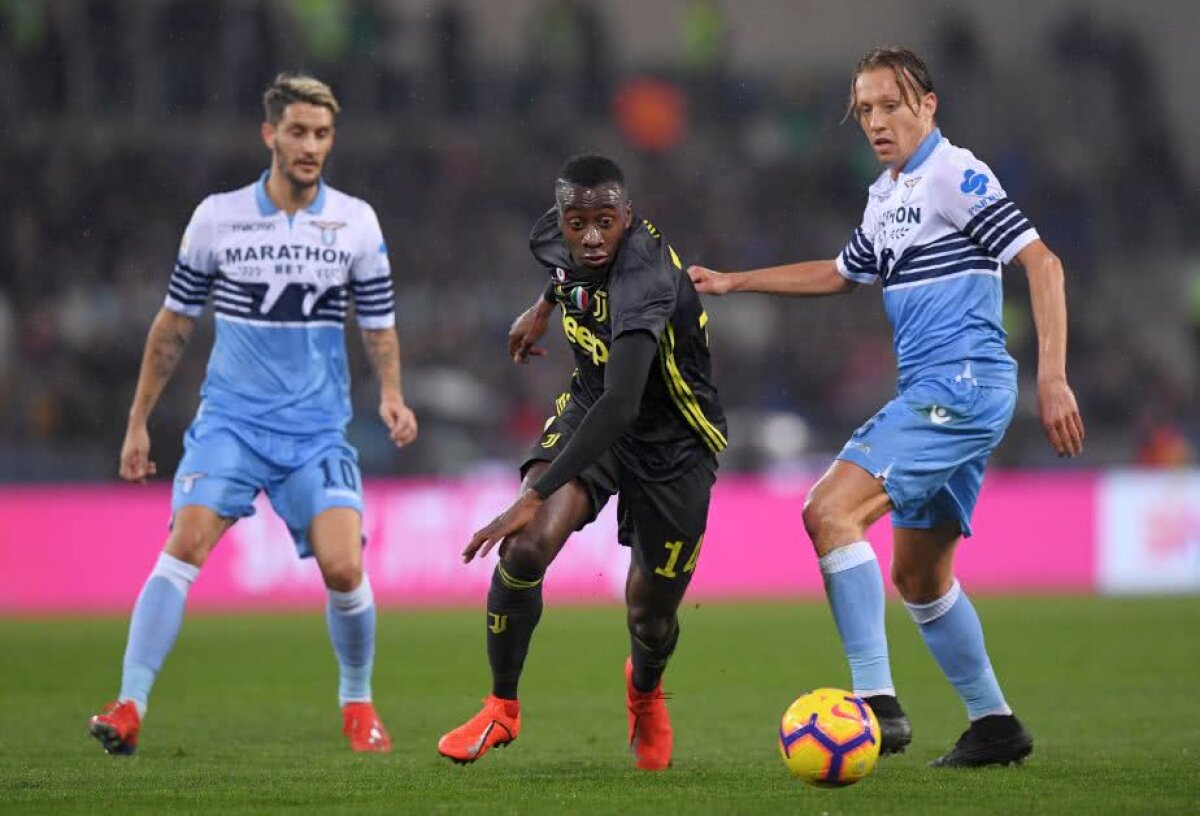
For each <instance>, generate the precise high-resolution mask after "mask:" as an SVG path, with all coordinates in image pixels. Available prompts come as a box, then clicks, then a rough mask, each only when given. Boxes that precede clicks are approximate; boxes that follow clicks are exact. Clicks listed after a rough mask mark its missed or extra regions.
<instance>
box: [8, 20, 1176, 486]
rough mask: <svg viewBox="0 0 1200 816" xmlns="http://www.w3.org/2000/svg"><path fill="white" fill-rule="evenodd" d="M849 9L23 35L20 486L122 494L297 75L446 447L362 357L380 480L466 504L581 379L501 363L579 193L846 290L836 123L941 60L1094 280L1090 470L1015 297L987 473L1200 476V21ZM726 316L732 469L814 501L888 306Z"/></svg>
mask: <svg viewBox="0 0 1200 816" xmlns="http://www.w3.org/2000/svg"><path fill="white" fill-rule="evenodd" d="M832 5H835V4H815V3H797V2H785V1H784V0H745V1H744V2H735V1H734V0H641V1H640V2H615V1H613V2H586V1H585V0H512V1H511V2H487V3H485V2H467V1H466V0H463V1H462V2H452V1H451V0H446V2H433V1H432V0H429V1H426V0H392V1H390V2H389V0H376V2H350V0H142V1H141V2H139V1H137V0H130V1H129V2H119V1H118V0H0V111H2V115H3V119H4V122H5V124H6V127H5V128H4V130H5V133H6V137H5V140H4V142H5V148H6V149H5V150H3V151H2V152H0V167H2V168H3V169H2V174H3V176H2V177H3V179H4V182H5V183H4V184H3V186H0V481H40V480H107V479H112V478H115V474H116V469H117V454H118V451H119V447H120V442H121V438H122V435H123V432H124V427H125V416H126V413H127V411H128V407H129V400H130V397H131V395H132V393H133V387H134V382H135V379H136V375H137V370H138V365H139V363H140V358H141V351H142V345H143V341H144V338H145V333H146V330H147V328H148V326H149V324H150V321H151V320H152V318H153V316H154V314H155V312H156V311H157V309H158V307H159V305H160V304H161V301H162V298H163V295H164V293H165V290H166V284H167V279H168V276H169V273H170V270H171V267H172V262H173V259H174V253H175V251H176V247H177V245H178V241H179V239H180V236H181V234H182V230H183V227H184V226H185V224H186V223H187V220H188V218H189V217H190V215H191V212H192V209H193V208H194V207H195V205H196V204H197V203H198V202H199V201H200V200H201V199H202V198H203V197H204V196H205V195H207V194H208V193H210V192H214V191H218V190H226V189H233V188H236V187H240V186H243V185H245V184H247V183H249V182H250V181H251V180H253V179H254V178H255V177H256V176H257V175H258V174H259V173H260V172H261V170H262V169H263V168H265V167H266V166H267V163H268V155H267V153H266V151H265V149H264V148H263V146H262V144H261V141H260V139H259V136H258V124H259V122H260V121H261V119H262V112H261V105H260V101H259V99H260V94H261V91H262V88H263V87H264V86H265V84H266V83H267V82H268V81H269V80H270V78H271V77H272V76H273V75H274V74H275V73H276V72H277V71H279V70H283V69H290V70H295V69H304V70H307V71H310V72H312V73H314V74H316V75H317V76H319V77H321V78H323V79H325V80H326V81H328V82H329V83H330V84H331V85H332V86H333V88H334V91H335V92H336V93H337V95H338V96H339V98H340V100H341V102H342V104H343V107H344V113H343V115H342V117H341V118H340V120H339V125H338V126H339V131H338V143H337V146H336V148H335V150H334V155H333V159H332V162H331V164H330V166H329V169H328V172H327V176H326V178H327V180H328V181H329V182H330V183H331V184H332V185H334V186H336V187H339V188H341V189H343V190H345V191H347V192H349V193H351V194H354V195H357V196H360V197H362V198H365V199H366V200H368V201H369V202H371V204H373V205H374V207H375V209H376V211H377V212H378V213H379V216H380V220H381V222H382V225H383V230H384V234H385V236H386V238H387V241H388V246H389V250H390V255H391V261H392V267H393V270H394V279H395V284H396V289H397V301H398V304H399V306H398V326H399V331H400V337H401V343H402V346H403V350H404V363H405V375H404V377H405V390H406V392H407V396H408V399H409V401H410V403H411V404H412V405H413V406H414V408H415V409H416V410H417V412H418V416H419V419H420V422H421V437H420V439H419V441H418V442H417V443H416V444H415V445H413V446H412V447H411V448H410V449H407V450H405V451H403V452H401V453H396V452H395V451H394V450H392V449H391V448H390V446H389V445H388V443H387V439H386V436H385V434H384V433H383V431H382V428H381V427H380V425H379V423H378V421H377V420H376V415H375V405H376V397H377V390H376V386H375V383H374V382H373V381H372V379H371V377H370V375H369V371H368V370H367V368H366V366H365V364H364V362H363V359H362V355H361V348H360V346H361V344H360V343H359V340H358V338H357V336H356V332H354V331H348V333H347V339H348V345H349V347H350V349H351V352H352V360H353V363H354V366H355V373H356V375H357V377H356V380H355V383H356V384H355V390H354V401H355V410H356V418H355V420H354V422H353V424H352V426H351V429H350V434H351V438H352V441H354V442H355V443H356V444H357V445H358V446H359V449H360V452H361V453H362V457H363V466H364V469H365V470H366V471H367V472H369V473H374V474H399V473H404V474H418V473H423V474H461V473H465V472H470V471H473V470H477V469H480V468H491V467H511V466H512V465H513V464H515V462H516V461H517V459H518V458H519V456H520V454H521V452H522V451H523V450H524V449H525V448H526V447H527V446H528V444H529V443H530V441H531V440H532V439H533V438H534V436H535V435H536V434H537V433H538V432H539V431H540V428H541V424H542V421H543V420H544V418H545V416H546V415H547V414H549V413H550V412H551V411H552V398H553V395H554V394H556V393H557V392H558V391H560V390H561V389H562V387H563V384H564V383H565V381H566V377H567V376H568V375H569V372H570V367H571V366H570V353H569V351H568V349H567V348H566V345H565V343H564V342H563V340H562V338H561V332H560V331H559V330H558V329H557V328H554V329H552V332H551V334H549V335H548V336H547V345H548V346H549V348H550V351H551V355H550V357H549V358H548V359H545V360H540V361H536V362H535V363H534V364H533V365H530V366H528V367H522V368H517V367H515V366H513V365H512V364H511V362H510V361H509V360H508V359H507V357H506V354H505V339H506V335H507V330H508V327H509V324H510V323H511V321H512V319H513V318H514V317H515V316H516V315H517V314H518V313H519V312H520V311H521V310H522V309H523V308H524V307H525V306H526V305H527V304H529V303H531V302H532V301H533V300H534V298H535V297H536V296H537V295H538V293H539V291H540V289H541V287H542V285H543V282H544V278H543V276H542V273H541V272H540V271H539V269H538V267H537V266H536V265H535V264H534V263H533V261H532V258H531V256H530V255H529V253H528V249H527V242H526V238H527V234H528V229H529V226H530V224H531V223H532V222H533V220H534V219H535V218H536V217H537V216H538V215H539V214H540V213H541V212H542V211H543V210H544V209H545V208H546V207H548V206H549V205H550V204H551V203H552V191H553V180H554V174H555V171H556V170H557V168H558V167H559V166H560V165H561V163H562V161H563V160H564V159H565V158H566V157H567V156H569V155H571V154H573V153H577V152H581V151H585V150H598V151H601V152H605V153H607V154H609V155H611V156H613V157H614V158H616V159H617V160H618V161H619V162H621V163H622V164H623V166H624V167H625V169H626V174H627V176H628V179H629V183H630V189H631V193H632V196H633V199H634V202H635V207H636V209H637V210H638V211H639V213H640V214H642V215H643V216H645V217H648V218H649V219H650V220H652V221H653V222H654V223H655V224H656V225H657V226H658V227H659V228H660V229H661V230H662V231H663V232H664V233H665V235H666V236H667V238H668V239H669V240H670V242H671V243H672V245H673V246H674V247H675V248H676V249H677V250H678V251H679V253H680V255H681V256H682V257H683V259H684V261H685V262H687V263H703V264H705V265H708V266H712V267H715V268H718V269H726V270H731V269H743V268H749V267H755V266H761V265H774V264H778V263H785V262H788V261H792V260H801V259H810V258H816V257H832V256H833V255H834V254H836V253H837V252H838V251H839V250H840V249H841V247H842V244H843V243H844V241H845V240H846V239H847V237H848V236H849V234H850V232H851V231H852V230H853V228H854V227H855V226H856V225H857V224H858V222H859V219H860V216H861V212H862V207H863V204H864V202H865V188H866V186H867V185H868V184H869V183H870V181H871V180H872V179H873V177H874V176H875V175H876V173H877V172H878V169H877V168H876V166H875V164H874V162H873V159H872V157H871V155H870V152H869V149H868V147H867V145H866V143H865V140H864V139H863V137H862V135H861V133H860V131H859V130H858V128H857V127H856V125H855V124H854V122H844V123H843V122H842V121H841V120H842V117H843V113H844V110H845V105H846V96H847V91H848V86H849V77H850V72H851V69H852V67H853V65H854V63H855V62H856V61H857V59H858V57H859V56H860V55H861V54H862V53H863V52H864V51H866V50H867V49H869V48H870V47H873V46H875V45H879V44H905V45H909V46H911V47H914V48H916V49H918V50H919V51H920V52H921V53H923V54H924V55H925V57H926V58H927V60H928V62H929V64H930V67H931V69H932V71H933V75H934V82H935V86H936V90H937V92H938V95H939V97H940V105H941V106H940V109H939V120H940V124H941V127H942V131H943V133H944V134H945V135H946V136H947V137H948V138H950V139H951V140H952V141H954V142H956V143H957V144H960V145H963V146H966V147H969V148H970V149H972V150H973V151H974V152H975V153H976V154H977V155H978V156H979V157H981V158H982V159H984V160H985V161H987V162H988V163H989V164H990V165H991V166H992V168H993V169H994V170H995V171H996V173H997V175H998V176H999V178H1000V179H1001V181H1002V182H1003V184H1004V186H1005V187H1006V189H1007V190H1008V192H1009V194H1010V195H1011V196H1012V197H1013V198H1014V199H1015V201H1016V202H1017V203H1018V204H1019V205H1020V206H1021V207H1022V208H1023V209H1024V210H1025V211H1026V212H1027V214H1028V215H1029V216H1030V217H1031V218H1032V220H1033V221H1034V223H1035V224H1036V225H1037V226H1038V228H1039V230H1040V231H1041V234H1042V236H1043V238H1044V239H1045V240H1046V241H1047V243H1048V244H1049V245H1050V246H1051V248H1052V249H1054V250H1055V251H1056V252H1057V253H1058V254H1059V255H1060V256H1061V257H1062V258H1063V260H1064V262H1065V264H1066V268H1067V270H1068V277H1069V281H1068V297H1069V307H1070V318H1071V319H1070V360H1069V373H1070V377H1071V381H1072V384H1073V386H1074V387H1075V390H1076V393H1077V395H1078V397H1079V401H1080V404H1081V407H1082V410H1083V414H1084V417H1085V420H1086V422H1087V425H1088V441H1087V452H1086V454H1085V456H1084V457H1083V458H1082V459H1079V460H1075V461H1073V462H1070V463H1062V462H1059V461H1057V460H1056V459H1054V457H1053V455H1052V453H1051V451H1050V449H1049V446H1048V445H1047V444H1046V443H1045V441H1044V439H1043V437H1042V433H1041V429H1040V426H1039V424H1038V422H1037V417H1036V397H1035V394H1036V389H1035V387H1034V385H1035V372H1036V338H1035V334H1034V331H1033V326H1032V320H1031V316H1030V310H1029V306H1028V290H1027V287H1026V285H1025V280H1024V274H1023V272H1022V271H1021V270H1020V269H1019V268H1015V267H1014V268H1010V269H1009V270H1008V271H1007V272H1006V275H1005V287H1006V306H1005V320H1006V325H1007V328H1008V331H1009V347H1010V350H1011V352H1012V353H1013V355H1014V356H1015V357H1016V358H1017V359H1018V361H1019V363H1020V365H1021V372H1022V374H1021V381H1022V387H1023V394H1022V399H1021V402H1020V407H1019V409H1018V415H1017V418H1016V419H1015V421H1014V423H1013V426H1012V428H1011V429H1010V432H1009V435H1008V437H1007V439H1006V440H1005V442H1004V444H1003V445H1002V447H1001V448H1000V450H999V451H998V452H997V455H996V460H995V461H996V462H998V463H999V464H1001V465H1003V466H1010V467H1017V466H1019V467H1034V468H1040V467H1060V466H1064V465H1066V466H1076V467H1078V466H1083V467H1101V466H1103V467H1108V466H1133V465H1143V466H1156V467H1168V466H1180V465H1187V464H1195V462H1196V457H1197V453H1196V451H1197V447H1198V442H1200V409H1198V408H1197V405H1198V404H1200V403H1198V398H1200V377H1198V376H1197V374H1198V372H1200V365H1198V354H1200V231H1198V230H1197V228H1196V224H1197V221H1198V218H1197V216H1198V215H1200V212H1198V209H1200V195H1198V191H1200V183H1198V182H1200V139H1198V136H1197V134H1198V133H1200V111H1198V110H1197V108H1196V106H1195V90H1194V85H1193V84H1192V82H1193V81H1194V77H1195V72H1194V67H1195V66H1194V57H1189V56H1188V55H1189V54H1193V51H1192V50H1191V49H1192V46H1191V42H1190V38H1191V36H1192V34H1194V30H1195V27H1194V25H1193V24H1190V23H1189V24H1187V25H1182V21H1183V20H1185V19H1193V20H1194V16H1193V15H1194V13H1195V8H1194V4H1193V3H1192V2H1191V0H1178V2H1166V1H1165V0H1148V2H1144V3H1140V4H1125V3H1117V2H1115V1H1114V2H1100V1H1099V0H1094V2H1090V3H1085V2H1079V3H1066V2H1034V1H1033V0H1028V2H1012V3H1006V4H995V3H985V2H982V0H979V2H974V1H972V2H958V3H950V2H946V3H930V2H920V0H906V1H904V2H901V1H900V0H897V1H896V2H888V3H885V2H869V1H867V0H863V1H862V2H846V3H841V4H836V6H837V7H836V8H828V6H832ZM817 6H826V7H825V8H816V7H817ZM1181 26H1182V27H1181ZM1189 28H1190V30H1191V32H1192V34H1189V33H1188V30H1189ZM1189 65H1191V67H1192V69H1193V70H1191V71H1187V70H1186V69H1187V67H1188V66H1189ZM709 307H710V314H711V315H712V323H711V326H710V328H711V335H712V341H713V345H714V359H715V368H716V379H717V385H718V387H719V389H720V392H721V395H722V397H723V400H724V402H725V404H726V406H727V409H728V412H729V415H730V426H731V434H730V436H731V443H732V447H731V449H730V451H729V453H728V455H727V456H726V457H725V459H724V465H725V466H726V467H728V468H731V469H737V470H753V469H773V468H789V467H815V466H824V464H825V462H826V460H827V459H828V458H829V456H830V455H831V454H832V453H833V452H835V451H836V450H838V449H839V448H840V447H841V444H842V442H843V441H844V439H845V438H846V436H847V435H848V434H849V433H850V432H851V431H852V430H853V429H854V428H855V427H856V426H857V425H858V424H859V423H861V422H862V421H863V420H865V419H866V418H867V417H868V416H869V415H870V414H871V413H872V412H873V411H874V410H875V409H876V408H877V407H878V406H879V405H880V404H881V403H882V402H883V401H885V400H886V399H887V398H889V396H890V395H891V393H892V392H893V389H894V385H895V370H894V358H893V355H892V350H891V341H890V328H889V326H888V324H887V321H886V317H885V315H884V313H883V309H882V306H881V302H880V293H879V292H878V291H877V290H875V289H866V288H863V289H860V290H859V291H857V292H856V293H854V294H852V295H850V296H849V297H845V298H836V299H824V300H810V301H804V300H785V299H768V298H765V297H760V296H737V297H734V298H726V299H721V300H714V301H712V302H711V303H710V304H709ZM210 339H211V320H207V319H206V320H205V321H204V323H203V325H202V330H201V331H199V332H198V333H197V335H196V336H195V337H194V339H193V342H192V345H191V347H190V348H189V350H188V353H187V355H186V357H185V360H184V362H183V364H182V365H181V367H180V369H179V371H178V373H177V375H176V378H175V380H174V381H173V382H172V383H171V385H170V386H169V387H168V390H167V393H166V394H165V396H164V398H163V400H162V402H161V403H160V406H159V408H158V410H157V412H156V413H155V415H154V418H153V421H152V425H151V429H152V433H153V444H154V453H155V458H157V459H158V462H159V471H160V473H169V472H170V470H171V469H172V468H173V467H174V465H175V462H176V461H177V459H178V456H179V454H180V452H181V436H182V432H183V430H184V428H185V427H186V426H187V424H188V422H189V421H190V419H191V417H192V414H193V413H194V411H195V408H196V405H197V399H198V389H199V385H200V382H201V380H202V378H203V374H204V365H205V362H206V359H207V351H208V346H209V342H210Z"/></svg>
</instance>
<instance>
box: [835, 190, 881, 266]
mask: <svg viewBox="0 0 1200 816" xmlns="http://www.w3.org/2000/svg"><path fill="white" fill-rule="evenodd" d="M869 210H870V207H869V206H868V212H865V213H864V214H863V222H862V224H861V225H860V226H858V227H857V228H856V229H855V230H854V233H853V234H852V235H851V236H850V240H849V241H847V242H846V246H844V247H843V248H842V251H841V253H839V254H838V256H837V270H838V272H839V273H840V274H841V276H842V277H843V278H846V279H847V280H852V281H854V282H855V283H875V282H876V281H878V280H879V268H878V265H877V264H876V263H875V247H874V244H873V241H872V238H871V236H870V235H869V233H868V232H867V229H868V226H867V225H868V223H869V219H870V212H869Z"/></svg>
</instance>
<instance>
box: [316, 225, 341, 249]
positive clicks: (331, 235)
mask: <svg viewBox="0 0 1200 816" xmlns="http://www.w3.org/2000/svg"><path fill="white" fill-rule="evenodd" d="M312 225H313V226H314V227H316V228H317V229H319V230H321V243H322V244H324V245H325V246H333V245H334V244H336V243H337V231H338V230H340V229H341V228H342V227H344V226H346V222H345V221H313V222H312Z"/></svg>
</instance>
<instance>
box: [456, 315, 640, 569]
mask: <svg viewBox="0 0 1200 816" xmlns="http://www.w3.org/2000/svg"><path fill="white" fill-rule="evenodd" d="M609 352H610V356H609V359H608V363H607V364H606V366H605V370H604V393H602V394H601V395H600V398H599V399H597V400H596V402H595V403H593V404H592V406H591V407H590V408H588V410H587V413H586V414H584V416H583V420H582V421H581V422H580V423H579V427H578V428H577V429H576V431H575V433H574V434H572V435H571V441H569V442H568V443H567V445H566V447H564V448H563V450H562V452H561V453H560V454H559V455H558V456H556V457H555V458H554V461H553V462H551V463H550V466H549V467H548V468H546V469H545V470H544V471H543V472H542V474H541V475H540V476H539V477H538V478H537V481H535V482H534V483H533V484H532V485H531V486H530V487H529V488H528V489H526V490H524V491H522V492H521V494H520V495H519V496H517V499H516V501H514V502H513V503H512V504H511V505H509V506H508V507H507V508H506V509H505V510H504V512H503V513H501V514H500V515H498V516H496V517H495V518H494V519H492V520H491V522H489V523H488V524H487V526H485V527H483V528H481V529H480V530H478V531H476V533H475V535H473V536H472V537H471V540H470V541H469V542H468V543H467V546H466V547H465V548H464V549H463V551H462V559H463V563H469V562H470V561H471V560H472V559H473V558H475V557H476V556H478V557H480V558H482V557H483V556H485V555H487V554H488V552H490V551H491V549H492V548H493V547H494V546H496V545H497V544H499V543H500V542H502V541H504V539H505V538H507V537H508V536H510V535H512V534H514V533H516V532H519V531H520V530H521V529H522V528H524V527H525V525H526V524H528V523H529V522H530V521H532V520H533V516H534V514H535V513H536V512H537V510H538V508H539V507H541V505H542V502H543V501H545V500H546V499H548V498H550V494H552V493H553V492H554V491H556V490H558V489H559V488H560V487H562V486H563V485H564V484H566V483H567V482H569V481H571V480H572V479H574V478H575V477H576V476H578V475H579V473H580V472H581V471H582V470H583V469H584V468H585V467H587V466H588V465H589V464H590V463H592V462H593V461H595V459H596V458H597V457H598V456H600V454H602V453H604V451H606V450H608V449H609V448H610V447H612V445H613V443H614V442H616V441H617V438H618V437H619V436H620V435H621V434H622V433H624V432H625V429H626V428H628V427H629V425H630V423H632V422H633V421H634V420H635V419H636V418H637V415H638V411H639V410H640V409H641V404H642V394H643V392H644V391H645V390H646V381H647V380H648V379H649V377H650V366H651V364H652V363H653V362H654V358H655V355H657V353H658V341H657V340H655V339H654V335H652V334H651V333H650V332H648V331H640V330H639V331H631V332H626V333H625V334H622V335H620V336H619V337H617V339H616V340H614V341H613V344H612V348H611V349H610V350H609Z"/></svg>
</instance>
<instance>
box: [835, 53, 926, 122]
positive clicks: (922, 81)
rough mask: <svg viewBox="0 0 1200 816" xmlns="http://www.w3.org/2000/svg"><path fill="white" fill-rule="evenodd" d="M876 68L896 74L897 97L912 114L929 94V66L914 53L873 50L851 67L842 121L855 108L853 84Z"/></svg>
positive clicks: (855, 100)
mask: <svg viewBox="0 0 1200 816" xmlns="http://www.w3.org/2000/svg"><path fill="white" fill-rule="evenodd" d="M880 68H885V69H891V71H892V73H893V74H895V75H896V84H897V85H899V86H900V95H901V97H903V99H904V102H905V103H906V104H907V105H908V106H909V107H910V108H912V109H913V110H914V111H916V109H917V106H918V105H919V104H920V102H921V97H922V96H923V95H924V94H927V93H933V77H931V76H930V75H929V67H928V66H927V65H925V60H923V59H921V58H920V57H919V56H917V53H916V52H915V51H912V50H910V49H908V48H899V47H892V48H873V49H871V50H870V51H868V52H867V53H866V54H864V55H863V57H862V59H860V60H859V61H858V65H855V66H854V73H853V74H852V75H851V77H850V102H849V103H848V104H847V105H846V116H845V117H844V118H843V120H842V121H845V120H846V119H849V118H850V117H851V116H853V115H854V109H855V108H856V107H858V97H857V95H856V94H855V91H854V83H855V81H856V80H857V79H858V77H859V75H860V74H864V73H866V72H867V71H876V70H879V69H880Z"/></svg>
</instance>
